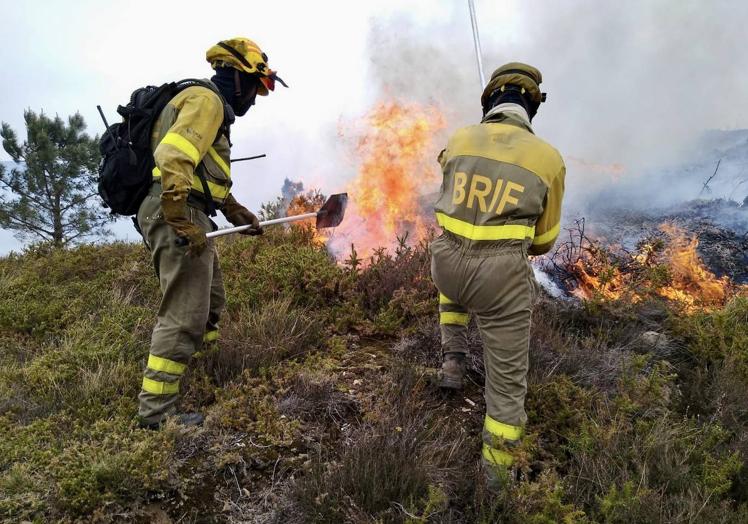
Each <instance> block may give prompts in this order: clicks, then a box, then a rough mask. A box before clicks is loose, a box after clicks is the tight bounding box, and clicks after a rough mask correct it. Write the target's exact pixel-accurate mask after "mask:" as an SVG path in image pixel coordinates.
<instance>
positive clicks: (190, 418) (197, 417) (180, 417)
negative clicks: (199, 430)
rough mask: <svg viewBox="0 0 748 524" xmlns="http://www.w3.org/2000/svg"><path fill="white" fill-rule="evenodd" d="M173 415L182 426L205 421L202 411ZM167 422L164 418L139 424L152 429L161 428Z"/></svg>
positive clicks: (143, 427) (194, 424) (196, 424)
mask: <svg viewBox="0 0 748 524" xmlns="http://www.w3.org/2000/svg"><path fill="white" fill-rule="evenodd" d="M173 417H174V418H175V419H176V422H177V424H179V425H180V426H186V427H190V426H202V425H203V422H205V417H203V416H202V415H201V414H200V413H177V414H175V415H173ZM165 422H166V419H163V420H161V421H159V422H151V423H150V424H147V423H144V422H140V423H139V426H140V427H141V428H142V429H150V430H153V431H155V430H158V429H161V428H162V427H163V425H164V423H165Z"/></svg>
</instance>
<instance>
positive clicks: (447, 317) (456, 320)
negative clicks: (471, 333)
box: [439, 311, 470, 326]
mask: <svg viewBox="0 0 748 524" xmlns="http://www.w3.org/2000/svg"><path fill="white" fill-rule="evenodd" d="M439 323H440V324H457V325H459V326H467V325H468V324H469V323H470V315H468V314H467V313H453V312H451V311H444V312H441V313H439Z"/></svg>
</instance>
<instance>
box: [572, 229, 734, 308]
mask: <svg viewBox="0 0 748 524" xmlns="http://www.w3.org/2000/svg"><path fill="white" fill-rule="evenodd" d="M659 229H660V230H661V231H662V232H664V233H665V234H666V235H667V237H668V240H667V242H666V245H665V248H664V250H662V252H660V253H658V252H657V251H656V249H655V248H654V246H652V245H649V244H646V245H644V246H642V247H641V249H640V250H639V252H638V253H635V254H633V255H631V259H630V260H631V266H627V270H626V271H622V270H621V269H620V268H619V267H617V266H616V265H614V264H612V263H610V262H609V261H608V258H607V256H605V252H604V251H602V250H591V251H590V252H585V255H584V256H583V257H582V258H580V259H579V260H577V261H576V262H575V263H574V264H573V266H572V267H571V271H572V272H573V273H574V275H575V277H576V279H577V281H578V284H579V285H578V286H577V287H576V289H574V290H573V291H572V294H573V295H574V296H576V297H578V298H580V299H583V300H589V299H591V298H593V297H600V298H603V299H606V300H617V299H627V300H630V301H631V302H632V303H636V302H639V301H640V300H642V296H641V295H640V294H639V293H640V292H641V291H642V290H643V289H647V288H648V289H650V290H652V291H654V292H655V293H656V294H658V295H660V296H662V297H665V298H667V299H669V300H672V301H674V302H677V303H678V304H680V305H681V306H683V307H684V309H685V310H686V311H691V312H692V311H696V310H699V309H709V308H713V307H717V306H721V305H723V304H724V303H725V302H726V300H727V299H728V298H729V296H730V293H731V292H732V291H733V290H737V289H733V288H734V287H735V286H733V284H732V283H731V281H730V279H729V277H727V276H725V277H722V278H717V277H716V276H715V275H714V273H712V272H711V271H709V270H708V269H707V268H706V267H705V266H704V263H703V262H702V261H701V258H700V257H699V254H698V252H697V248H698V246H699V241H698V239H697V238H696V237H695V236H692V237H688V236H687V235H686V234H685V233H684V232H683V231H682V230H681V229H679V228H678V227H676V226H675V225H672V224H662V225H661V226H660V228H659ZM656 264H661V265H664V266H665V267H666V268H667V272H668V276H669V277H668V279H667V282H664V283H656V282H652V281H651V280H647V277H646V276H644V277H642V275H646V274H647V273H646V272H645V271H641V270H643V269H645V268H648V267H653V266H654V265H656Z"/></svg>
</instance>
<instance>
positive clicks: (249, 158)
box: [231, 153, 267, 163]
mask: <svg viewBox="0 0 748 524" xmlns="http://www.w3.org/2000/svg"><path fill="white" fill-rule="evenodd" d="M266 156H267V155H266V154H265V153H263V154H261V155H255V156H245V157H244V158H232V159H231V163H234V162H244V161H245V160H255V159H257V158H265V157H266Z"/></svg>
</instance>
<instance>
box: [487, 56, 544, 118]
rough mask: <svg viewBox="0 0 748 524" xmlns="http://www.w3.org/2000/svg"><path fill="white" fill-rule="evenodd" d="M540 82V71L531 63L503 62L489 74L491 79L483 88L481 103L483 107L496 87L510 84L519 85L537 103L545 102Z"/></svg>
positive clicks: (541, 78) (541, 79)
mask: <svg viewBox="0 0 748 524" xmlns="http://www.w3.org/2000/svg"><path fill="white" fill-rule="evenodd" d="M542 82H543V76H542V75H541V74H540V71H538V70H537V69H536V68H534V67H532V66H531V65H527V64H523V63H521V62H510V63H508V64H504V65H503V66H501V67H500V68H498V69H497V70H496V71H494V72H493V74H492V75H491V80H490V81H489V82H488V84H487V85H486V88H485V89H484V90H483V95H482V96H481V104H482V105H483V107H484V108H485V107H486V104H487V103H488V101H489V100H490V98H491V97H492V95H493V94H494V93H496V90H497V89H501V88H502V87H503V86H505V85H509V84H511V85H516V86H519V87H521V88H522V92H523V93H524V92H527V93H529V95H530V98H531V99H532V101H533V102H535V103H536V104H538V105H539V104H540V103H541V102H545V93H541V92H540V84H541V83H542Z"/></svg>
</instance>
